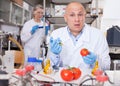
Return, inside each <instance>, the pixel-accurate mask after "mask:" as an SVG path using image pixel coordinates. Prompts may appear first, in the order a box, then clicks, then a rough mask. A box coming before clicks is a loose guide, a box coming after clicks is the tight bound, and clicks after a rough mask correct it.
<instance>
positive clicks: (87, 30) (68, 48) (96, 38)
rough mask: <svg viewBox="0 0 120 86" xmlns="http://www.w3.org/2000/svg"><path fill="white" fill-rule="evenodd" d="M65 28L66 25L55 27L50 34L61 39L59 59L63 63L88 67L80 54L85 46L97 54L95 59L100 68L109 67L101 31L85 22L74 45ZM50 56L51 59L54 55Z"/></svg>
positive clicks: (107, 53)
mask: <svg viewBox="0 0 120 86" xmlns="http://www.w3.org/2000/svg"><path fill="white" fill-rule="evenodd" d="M67 28H68V27H67V26H66V27H62V28H59V29H56V30H54V31H53V32H52V34H51V36H52V37H53V38H55V39H56V38H58V37H59V38H60V39H61V40H62V51H61V53H60V59H61V60H62V62H63V65H69V66H72V67H80V68H83V69H87V68H89V67H90V66H89V65H88V64H86V63H85V62H84V61H83V57H82V56H81V55H80V51H81V49H82V48H87V49H88V50H89V51H91V52H94V53H95V54H97V56H98V57H97V60H98V62H99V66H100V67H101V68H102V69H109V68H110V57H109V48H108V45H107V41H106V38H105V36H104V35H103V34H102V32H100V31H99V30H98V29H96V28H93V27H90V26H88V25H87V24H85V27H84V28H83V33H82V35H81V36H80V38H79V40H78V41H77V43H76V45H74V44H73V41H72V39H71V38H70V36H69V34H68V30H67ZM51 58H52V59H53V58H54V57H51Z"/></svg>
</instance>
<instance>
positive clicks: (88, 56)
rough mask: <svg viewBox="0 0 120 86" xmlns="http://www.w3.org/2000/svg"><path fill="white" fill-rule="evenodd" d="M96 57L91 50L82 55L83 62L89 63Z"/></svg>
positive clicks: (92, 62) (93, 61)
mask: <svg viewBox="0 0 120 86" xmlns="http://www.w3.org/2000/svg"><path fill="white" fill-rule="evenodd" d="M96 59H97V56H96V55H95V54H94V53H92V52H90V53H89V54H88V55H87V56H84V57H83V60H84V62H85V63H86V64H90V65H92V64H94V63H95V61H96Z"/></svg>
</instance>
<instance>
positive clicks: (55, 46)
mask: <svg viewBox="0 0 120 86" xmlns="http://www.w3.org/2000/svg"><path fill="white" fill-rule="evenodd" d="M60 43H61V40H60V38H57V39H53V38H52V37H51V38H50V50H51V51H52V52H53V53H54V54H56V55H58V54H59V53H60V52H61V50H62V46H61V45H60Z"/></svg>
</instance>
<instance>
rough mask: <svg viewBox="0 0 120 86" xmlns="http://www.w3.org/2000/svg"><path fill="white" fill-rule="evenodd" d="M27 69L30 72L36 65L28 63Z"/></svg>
mask: <svg viewBox="0 0 120 86" xmlns="http://www.w3.org/2000/svg"><path fill="white" fill-rule="evenodd" d="M25 69H26V71H27V72H30V71H32V70H34V66H33V65H26V66H25Z"/></svg>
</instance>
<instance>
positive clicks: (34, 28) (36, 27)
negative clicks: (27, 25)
mask: <svg viewBox="0 0 120 86" xmlns="http://www.w3.org/2000/svg"><path fill="white" fill-rule="evenodd" d="M38 29H39V25H35V26H33V27H32V30H31V34H34V33H35V32H36V30H38Z"/></svg>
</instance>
